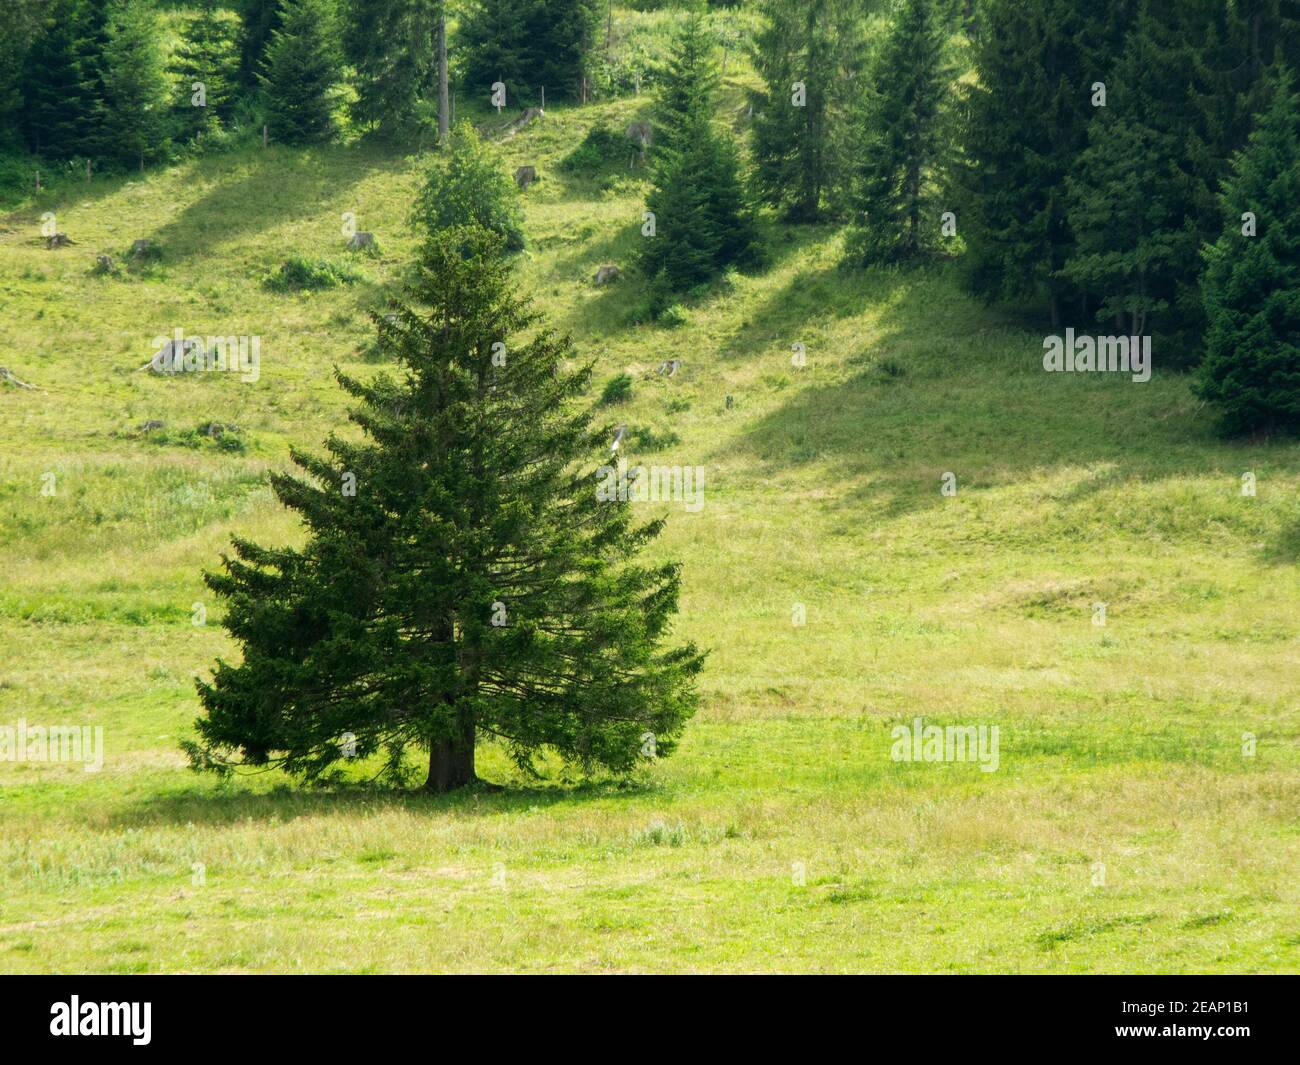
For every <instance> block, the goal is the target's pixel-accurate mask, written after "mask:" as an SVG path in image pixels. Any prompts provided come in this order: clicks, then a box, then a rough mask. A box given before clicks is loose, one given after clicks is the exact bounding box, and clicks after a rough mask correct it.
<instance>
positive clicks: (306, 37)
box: [258, 0, 342, 144]
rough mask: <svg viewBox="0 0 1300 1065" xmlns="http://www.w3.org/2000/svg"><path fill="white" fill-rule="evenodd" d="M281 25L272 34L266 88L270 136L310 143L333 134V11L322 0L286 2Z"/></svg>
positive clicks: (338, 64) (335, 78)
mask: <svg viewBox="0 0 1300 1065" xmlns="http://www.w3.org/2000/svg"><path fill="white" fill-rule="evenodd" d="M280 11H281V18H282V20H283V23H282V25H281V27H280V28H279V29H277V30H274V31H272V33H271V43H270V46H269V47H268V48H267V51H266V72H265V73H264V74H261V75H259V76H258V80H259V81H260V82H261V83H262V87H263V88H264V89H265V90H266V111H267V118H268V120H269V124H270V126H271V133H272V135H273V136H274V137H275V139H276V140H278V141H280V142H281V143H284V144H313V143H317V142H320V141H326V140H329V139H330V137H332V136H333V135H334V129H335V126H334V93H335V89H336V88H337V86H338V84H339V81H340V80H341V77H342V76H341V74H340V73H339V71H340V68H341V66H342V60H341V59H340V57H339V51H338V35H337V27H336V26H335V24H334V16H333V10H332V8H330V7H327V6H326V5H325V3H324V2H323V0H284V4H283V5H282V7H281V9H280Z"/></svg>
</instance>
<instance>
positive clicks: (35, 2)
mask: <svg viewBox="0 0 1300 1065" xmlns="http://www.w3.org/2000/svg"><path fill="white" fill-rule="evenodd" d="M44 6H45V5H44V4H43V3H42V0H7V2H6V4H5V8H4V18H5V19H6V20H7V23H8V25H7V30H8V35H7V39H6V42H5V47H4V48H0V149H3V148H19V147H22V146H23V137H22V124H23V122H22V113H23V70H24V68H25V67H26V64H27V57H28V55H29V54H30V52H31V49H32V45H33V44H34V43H35V41H36V38H37V37H38V36H39V35H40V33H41V31H42V9H43V7H44Z"/></svg>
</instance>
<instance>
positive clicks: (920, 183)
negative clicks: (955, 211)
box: [846, 0, 952, 263]
mask: <svg viewBox="0 0 1300 1065" xmlns="http://www.w3.org/2000/svg"><path fill="white" fill-rule="evenodd" d="M947 36H948V27H947V26H946V25H945V20H944V19H943V17H941V15H940V12H939V10H938V8H937V5H936V0H900V2H899V3H898V5H897V7H896V9H895V11H894V15H893V21H892V22H891V25H890V28H889V31H888V33H887V34H886V36H885V41H884V44H883V47H882V49H881V52H880V55H879V57H878V60H877V63H876V65H875V69H874V70H873V73H872V78H871V84H870V86H869V87H868V89H867V91H866V93H865V94H864V100H863V104H862V111H863V117H862V124H863V133H862V137H861V140H860V144H861V149H860V153H859V156H858V159H859V161H858V166H857V171H856V173H855V174H854V175H853V201H852V202H853V209H854V210H853V222H854V227H853V228H852V229H851V230H850V231H849V235H848V238H847V241H846V256H847V259H848V261H850V262H854V263H880V262H895V261H899V260H904V259H910V258H913V257H915V256H917V255H919V254H921V253H922V252H924V251H926V250H929V249H930V248H932V247H934V246H936V245H937V244H938V243H939V234H940V230H939V211H938V209H937V207H936V196H935V194H936V191H937V189H938V187H939V186H938V178H939V174H938V171H939V169H940V168H941V166H942V165H943V161H944V158H945V156H946V154H947V152H946V144H947V142H948V137H949V134H950V132H951V131H950V130H949V129H948V128H947V127H946V121H947V117H948V115H947V106H946V105H947V99H948V96H949V91H950V86H951V80H952V68H951V64H950V63H949V62H948V60H947V58H946V50H947V44H946V39H947Z"/></svg>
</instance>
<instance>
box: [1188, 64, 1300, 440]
mask: <svg viewBox="0 0 1300 1065" xmlns="http://www.w3.org/2000/svg"><path fill="white" fill-rule="evenodd" d="M1270 80H1271V86H1272V102H1271V104H1270V105H1269V107H1268V109H1267V111H1266V112H1265V113H1264V114H1263V115H1262V116H1261V119H1260V122H1259V125H1258V128H1257V129H1256V130H1255V132H1254V133H1252V134H1251V137H1250V141H1249V143H1248V144H1247V146H1246V148H1245V150H1244V151H1243V152H1242V153H1241V154H1240V155H1238V156H1237V158H1236V159H1235V160H1234V162H1233V167H1232V175H1231V177H1230V178H1229V179H1228V181H1227V182H1226V184H1225V185H1224V189H1223V193H1222V197H1221V202H1222V208H1223V216H1224V219H1225V227H1224V230H1223V233H1222V235H1221V236H1220V237H1219V239H1218V241H1217V242H1216V243H1215V244H1214V245H1212V246H1210V247H1208V248H1207V249H1206V252H1205V259H1206V268H1205V274H1204V276H1203V278H1202V282H1201V284H1202V290H1203V295H1204V299H1205V312H1206V316H1207V318H1208V319H1209V331H1208V335H1207V338H1206V350H1205V356H1204V359H1203V361H1202V364H1201V368H1200V377H1199V380H1198V382H1197V392H1198V393H1199V395H1200V396H1201V397H1202V398H1203V399H1206V400H1209V401H1210V402H1211V403H1213V404H1214V405H1215V406H1216V408H1217V410H1218V414H1219V426H1220V428H1221V430H1222V431H1223V432H1224V433H1225V434H1227V435H1231V436H1238V435H1242V434H1247V433H1257V432H1263V433H1269V432H1276V431H1287V432H1292V433H1294V432H1297V431H1300V117H1298V116H1300V100H1297V98H1296V96H1295V94H1294V87H1295V78H1294V75H1293V74H1292V73H1291V71H1290V70H1289V69H1288V68H1285V67H1281V68H1279V69H1277V70H1276V72H1275V73H1274V75H1273V77H1272V78H1271V79H1270ZM1252 229H1253V232H1254V235H1249V234H1250V231H1251V230H1252Z"/></svg>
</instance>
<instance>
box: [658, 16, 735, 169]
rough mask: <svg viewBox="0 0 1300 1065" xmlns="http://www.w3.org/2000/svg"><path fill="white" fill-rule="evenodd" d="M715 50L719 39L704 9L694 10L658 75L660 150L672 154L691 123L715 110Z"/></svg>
mask: <svg viewBox="0 0 1300 1065" xmlns="http://www.w3.org/2000/svg"><path fill="white" fill-rule="evenodd" d="M716 51H717V38H716V37H715V36H714V34H713V32H712V31H711V30H710V29H709V25H708V21H707V17H706V15H705V12H704V8H703V7H695V8H692V9H691V11H690V12H689V13H688V14H687V16H686V18H685V19H684V20H683V22H682V24H681V27H680V28H679V30H678V31H677V35H676V37H675V39H674V41H673V48H672V51H671V53H670V54H669V56H668V59H667V61H666V62H665V63H664V67H663V70H662V71H661V72H660V75H659V84H658V92H657V93H656V98H655V108H654V124H655V148H656V150H657V151H659V152H666V151H670V150H671V149H672V146H673V142H674V140H675V139H676V138H677V137H678V135H679V134H680V133H681V131H682V130H683V129H685V128H686V127H687V126H688V125H689V124H690V122H691V120H692V119H694V118H695V117H696V116H697V115H699V114H701V113H707V112H708V111H709V109H710V108H711V107H712V98H713V93H714V91H715V90H716V89H717V87H718V81H719V75H718V65H717V60H716V57H715V53H716Z"/></svg>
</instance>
